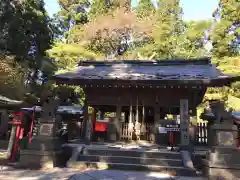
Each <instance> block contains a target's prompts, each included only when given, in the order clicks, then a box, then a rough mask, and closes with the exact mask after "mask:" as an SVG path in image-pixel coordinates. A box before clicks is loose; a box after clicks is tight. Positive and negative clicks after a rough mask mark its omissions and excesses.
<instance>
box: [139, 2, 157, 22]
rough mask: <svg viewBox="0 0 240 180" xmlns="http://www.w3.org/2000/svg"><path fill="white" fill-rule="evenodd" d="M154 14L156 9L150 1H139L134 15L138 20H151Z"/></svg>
mask: <svg viewBox="0 0 240 180" xmlns="http://www.w3.org/2000/svg"><path fill="white" fill-rule="evenodd" d="M155 12H156V8H155V6H154V4H153V3H152V0H140V1H139V3H138V6H137V8H136V13H137V16H138V17H139V18H151V17H152V15H153V14H154V13H155Z"/></svg>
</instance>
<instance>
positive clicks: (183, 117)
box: [180, 99, 190, 149]
mask: <svg viewBox="0 0 240 180" xmlns="http://www.w3.org/2000/svg"><path fill="white" fill-rule="evenodd" d="M188 111H189V108H188V100H187V99H181V100H180V132H181V148H183V149H185V148H187V149H188V148H189V143H190V140H189V114H188Z"/></svg>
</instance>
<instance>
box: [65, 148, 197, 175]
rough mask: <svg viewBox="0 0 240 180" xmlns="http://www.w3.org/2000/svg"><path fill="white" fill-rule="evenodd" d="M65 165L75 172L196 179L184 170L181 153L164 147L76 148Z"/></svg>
mask: <svg viewBox="0 0 240 180" xmlns="http://www.w3.org/2000/svg"><path fill="white" fill-rule="evenodd" d="M67 166H68V167H70V168H77V169H78V168H79V169H82V168H96V169H118V170H132V171H134V170H135V171H136V170H139V171H154V172H165V173H169V174H172V175H176V176H192V177H195V176H196V171H195V169H190V168H186V167H184V165H183V162H182V157H181V154H180V152H172V151H169V150H167V149H166V148H152V147H147V148H146V147H138V148H123V147H106V146H85V145H82V146H81V145H78V146H77V147H75V148H74V152H73V153H72V156H71V158H70V160H69V161H68V163H67Z"/></svg>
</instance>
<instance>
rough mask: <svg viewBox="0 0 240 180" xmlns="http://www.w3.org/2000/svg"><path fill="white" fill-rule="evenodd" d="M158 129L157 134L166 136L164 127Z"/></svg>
mask: <svg viewBox="0 0 240 180" xmlns="http://www.w3.org/2000/svg"><path fill="white" fill-rule="evenodd" d="M158 129H159V133H161V134H166V133H167V131H166V128H165V127H159V128H158Z"/></svg>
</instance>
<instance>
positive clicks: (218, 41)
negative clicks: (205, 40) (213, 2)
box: [211, 0, 240, 57]
mask: <svg viewBox="0 0 240 180" xmlns="http://www.w3.org/2000/svg"><path fill="white" fill-rule="evenodd" d="M213 15H214V17H215V19H216V24H215V28H214V31H213V33H212V34H211V40H212V45H213V48H212V53H213V55H214V56H216V57H224V56H235V55H237V54H239V49H240V47H239V44H240V2H239V0H220V2H219V6H218V8H217V9H216V11H215V12H214V14H213Z"/></svg>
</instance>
